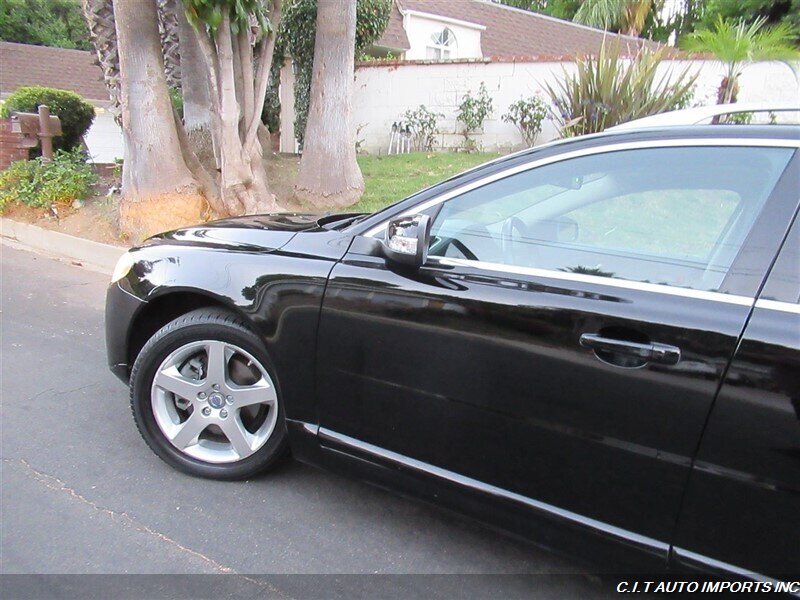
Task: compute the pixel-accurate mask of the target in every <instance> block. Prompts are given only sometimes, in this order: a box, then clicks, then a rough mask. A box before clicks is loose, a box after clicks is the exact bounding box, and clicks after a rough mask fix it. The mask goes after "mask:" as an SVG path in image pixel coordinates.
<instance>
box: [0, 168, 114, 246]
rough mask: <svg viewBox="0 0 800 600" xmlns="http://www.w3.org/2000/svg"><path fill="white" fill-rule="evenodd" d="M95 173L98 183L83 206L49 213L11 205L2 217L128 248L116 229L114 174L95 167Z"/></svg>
mask: <svg viewBox="0 0 800 600" xmlns="http://www.w3.org/2000/svg"><path fill="white" fill-rule="evenodd" d="M96 172H97V175H98V181H97V183H96V184H95V185H94V188H93V190H92V191H93V192H94V193H93V195H92V197H91V198H89V199H87V200H85V201H84V202H76V203H74V204H73V205H72V206H59V207H57V208H54V209H53V210H50V209H46V208H30V207H28V206H25V205H22V204H15V205H10V206H7V207H6V210H5V212H4V213H3V217H7V218H9V219H13V220H14V221H20V222H22V223H30V224H32V225H36V226H37V227H42V228H44V229H50V230H52V231H58V232H60V233H66V234H68V235H74V236H76V237H81V238H85V239H88V240H94V241H95V242H102V243H104V244H116V245H118V246H125V245H128V243H127V240H126V239H125V238H124V237H123V236H121V235H120V232H119V229H118V227H117V218H118V217H117V205H118V203H119V194H118V193H115V192H114V191H113V190H116V189H119V176H118V173H117V172H116V171H115V170H114V168H113V167H106V166H98V167H97V169H96ZM109 190H111V193H109Z"/></svg>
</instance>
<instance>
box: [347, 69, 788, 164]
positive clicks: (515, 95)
mask: <svg viewBox="0 0 800 600" xmlns="http://www.w3.org/2000/svg"><path fill="white" fill-rule="evenodd" d="M686 65H688V66H689V67H690V68H691V69H693V70H698V71H699V72H700V76H699V79H698V81H697V88H696V95H695V103H697V104H711V103H714V102H715V99H716V97H715V94H716V88H717V86H718V85H719V82H720V80H721V78H722V73H723V71H722V66H721V65H720V64H719V63H717V62H714V61H684V62H682V63H667V64H665V65H664V66H662V68H664V69H669V68H673V69H679V68H682V67H683V66H686ZM573 68H574V64H573V63H552V62H530V63H510V62H507V63H503V62H474V63H449V64H448V63H435V64H405V65H399V66H398V65H388V66H384V65H381V66H362V67H359V68H358V69H357V70H356V81H355V93H354V103H353V104H354V123H355V126H356V127H360V126H363V127H362V129H361V131H360V133H359V139H363V140H364V142H363V144H362V147H363V148H364V149H365V150H366V151H368V152H370V153H373V154H385V153H386V151H387V148H388V144H389V132H390V129H391V125H392V123H393V122H394V121H398V120H401V119H402V116H403V113H404V112H405V111H406V110H407V109H409V108H416V107H417V106H419V105H420V104H424V105H425V106H427V107H428V108H429V109H431V110H434V111H436V112H440V113H443V114H444V115H445V118H444V119H442V120H441V121H440V131H441V134H440V135H439V147H440V148H441V147H454V146H458V145H459V144H460V143H461V142H462V140H463V137H462V136H461V135H460V133H459V128H458V126H457V123H456V110H457V107H458V104H459V103H460V102H461V98H462V96H463V94H464V93H465V92H467V91H473V92H474V91H476V90H477V89H478V86H479V85H480V83H481V82H484V83H485V84H486V87H487V89H488V91H489V93H490V94H491V95H492V97H493V99H494V113H493V114H492V116H491V117H490V118H489V119H488V120H487V121H486V124H485V127H484V133H483V134H481V135H478V136H476V139H477V140H478V142H479V143H480V144H481V145H482V147H483V148H484V149H485V150H497V149H500V150H504V149H514V148H518V147H521V145H522V138H521V136H520V134H519V132H518V131H517V129H516V128H515V127H514V126H513V125H510V124H508V123H504V122H503V121H502V120H501V117H502V115H503V114H505V112H506V111H507V109H508V106H509V105H510V104H511V103H512V102H515V101H516V100H518V99H519V98H521V97H523V96H530V95H531V94H534V93H536V92H537V91H542V90H543V87H542V84H543V83H544V82H546V81H554V80H555V79H556V78H559V77H561V76H562V73H563V69H567V71H571V70H572V69H573ZM740 87H741V90H740V93H739V100H740V101H742V102H749V101H752V102H770V101H772V102H778V101H783V102H787V101H796V102H800V83H799V82H798V79H797V78H796V77H795V74H794V73H793V72H792V71H791V70H790V69H789V68H788V67H787V66H786V65H785V64H783V63H758V64H755V65H751V66H749V67H747V68H746V69H745V71H744V74H743V75H742V78H741V81H740ZM542 93H543V92H542ZM544 97H545V99H547V96H546V95H545V96H544ZM556 135H557V131H556V128H555V126H554V125H553V124H552V123H550V122H547V123H545V126H544V130H543V132H542V135H541V136H540V139H539V141H540V142H544V141H548V140H550V139H553V138H554V137H556Z"/></svg>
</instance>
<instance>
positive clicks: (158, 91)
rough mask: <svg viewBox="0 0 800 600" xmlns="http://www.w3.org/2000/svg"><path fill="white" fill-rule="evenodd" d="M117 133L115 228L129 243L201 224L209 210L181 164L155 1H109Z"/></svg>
mask: <svg viewBox="0 0 800 600" xmlns="http://www.w3.org/2000/svg"><path fill="white" fill-rule="evenodd" d="M114 15H115V21H116V31H117V40H118V43H119V59H120V70H121V73H122V80H121V101H122V103H121V106H122V132H123V137H124V140H125V161H124V163H123V170H122V201H121V203H120V228H121V229H122V231H123V233H125V234H127V235H129V236H131V237H132V238H133V239H141V238H143V237H146V236H148V235H152V234H153V233H157V232H159V231H165V230H167V229H173V228H175V227H179V226H182V225H188V224H191V223H196V222H198V221H200V220H202V217H203V215H204V213H206V212H207V210H208V203H207V201H206V199H205V198H204V196H203V194H202V192H201V188H200V185H198V182H197V180H196V179H195V178H194V176H193V175H192V173H191V171H190V169H189V168H188V167H187V165H186V162H185V161H184V158H183V154H182V150H181V144H180V139H179V136H178V132H177V129H176V122H175V119H174V116H173V110H172V103H171V102H170V98H169V93H168V90H167V79H166V76H165V74H164V62H163V57H162V51H161V40H160V37H159V32H158V15H157V11H156V4H155V2H152V1H151V2H142V1H140V0H114Z"/></svg>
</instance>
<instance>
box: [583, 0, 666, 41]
mask: <svg viewBox="0 0 800 600" xmlns="http://www.w3.org/2000/svg"><path fill="white" fill-rule="evenodd" d="M652 8H653V0H585V1H584V2H583V4H581V7H580V8H579V9H578V12H576V13H575V17H574V18H573V21H575V22H576V23H583V24H584V25H589V26H591V27H599V28H601V29H616V30H618V31H621V32H623V33H627V34H628V35H633V36H638V35H639V34H640V33H641V32H642V29H643V28H644V22H645V19H647V15H649V14H650V10H651V9H652Z"/></svg>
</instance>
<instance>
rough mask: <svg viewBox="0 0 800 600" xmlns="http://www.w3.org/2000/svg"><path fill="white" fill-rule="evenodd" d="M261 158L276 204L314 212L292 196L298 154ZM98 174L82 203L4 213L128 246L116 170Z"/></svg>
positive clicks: (15, 208)
mask: <svg viewBox="0 0 800 600" xmlns="http://www.w3.org/2000/svg"><path fill="white" fill-rule="evenodd" d="M264 162H265V166H266V169H267V177H268V181H269V185H270V189H271V190H272V192H273V193H274V194H275V196H276V198H277V200H278V204H279V205H280V206H281V207H282V208H283V209H284V210H286V211H310V212H314V210H313V209H310V208H309V207H305V206H303V205H301V204H298V203H296V202H292V200H291V196H292V190H293V188H294V182H295V179H296V178H297V170H298V167H299V165H300V157H299V156H294V155H282V154H273V155H272V156H270V158H269V159H267V160H265V161H264ZM97 174H98V177H99V179H98V182H97V183H96V184H95V186H94V189H93V192H94V194H93V195H92V197H91V198H89V199H87V200H85V201H84V202H82V203H81V202H78V203H75V204H74V205H72V206H64V207H59V208H57V209H55V210H49V209H41V208H30V207H27V206H24V205H11V206H8V207H7V208H6V210H5V212H4V214H3V216H4V217H7V218H9V219H13V220H14V221H20V222H23V223H30V224H32V225H36V226H37V227H43V228H44V229H50V230H53V231H59V232H61V233H66V234H68V235H74V236H76V237H81V238H85V239H88V240H94V241H95V242H103V243H105V244H115V245H118V246H129V245H130V244H131V243H132V241H131V240H129V239H127V238H126V237H125V236H124V235H122V234H121V232H120V230H119V226H118V223H119V199H120V196H119V186H120V178H119V173H118V171H116V170H115V169H114V168H113V167H106V166H98V168H97Z"/></svg>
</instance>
